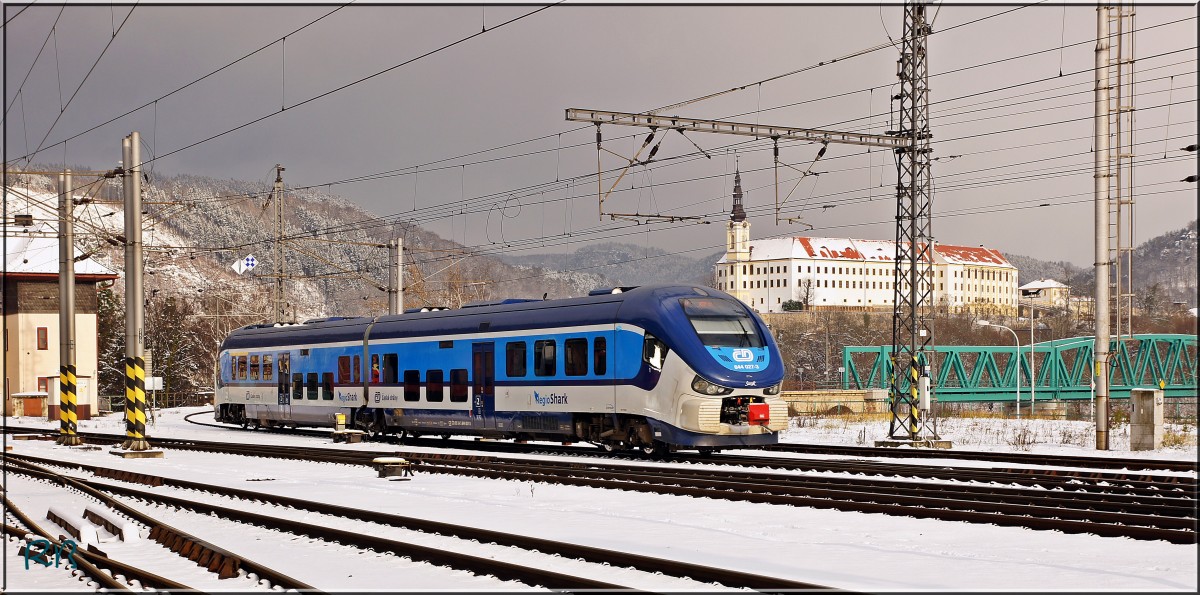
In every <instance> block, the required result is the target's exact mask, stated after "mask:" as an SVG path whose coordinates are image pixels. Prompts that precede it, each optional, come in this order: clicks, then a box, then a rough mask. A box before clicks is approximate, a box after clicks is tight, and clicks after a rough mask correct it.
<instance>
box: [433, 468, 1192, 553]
mask: <svg viewBox="0 0 1200 595" xmlns="http://www.w3.org/2000/svg"><path fill="white" fill-rule="evenodd" d="M422 469H423V470H426V471H436V472H443V473H449V474H454V475H465V476H476V477H487V478H491V479H507V480H517V481H539V482H544V483H558V484H564V485H578V486H588V487H596V488H612V489H622V490H629V491H636V492H646V493H654V494H673V495H681V496H692V497H709V498H720V499H725V500H734V501H740V502H759V503H769V504H783V505H792V506H811V507H814V508H830V509H835V510H842V511H853V512H872V513H884V514H888V515H892V516H897V515H898V514H903V515H905V516H912V517H916V518H930V519H939V520H946V521H967V522H972V523H988V524H995V525H1002V526H1012V527H1027V528H1030V529H1053V530H1059V531H1062V532H1064V533H1094V534H1096V535H1100V536H1104V537H1130V538H1134V539H1144V540H1158V539H1162V540H1166V541H1169V542H1171V543H1180V544H1191V543H1196V532H1195V531H1194V530H1191V531H1187V530H1179V529H1162V528H1156V527H1142V526H1129V525H1120V524H1105V523H1096V522H1092V521H1085V520H1070V519H1062V518H1058V517H1060V516H1062V514H1063V513H1064V511H1063V510H1062V509H1055V508H1050V507H1033V506H1027V505H1007V504H1003V503H997V504H994V505H993V506H992V509H993V511H992V512H982V511H977V510H974V509H973V506H974V505H975V504H976V503H974V502H965V503H964V502H956V501H954V500H949V499H944V500H943V499H936V498H925V497H922V496H908V495H902V494H892V495H891V496H889V501H888V502H883V503H881V502H875V501H862V500H860V499H857V498H855V496H856V492H854V491H852V490H825V489H813V490H804V489H799V490H798V492H799V493H798V494H778V493H755V492H749V491H745V490H740V489H739V487H740V486H739V485H738V484H736V483H731V484H728V485H724V486H718V485H717V482H709V485H703V486H702V485H699V484H694V485H677V484H676V485H669V484H661V483H649V482H647V481H646V478H645V477H644V476H630V477H629V478H628V479H627V481H624V482H615V481H613V479H612V478H604V479H597V478H580V477H561V476H553V475H549V474H546V473H544V472H538V473H528V472H523V471H515V470H512V469H506V470H486V469H467V468H462V467H450V466H447V467H443V468H442V469H435V468H431V466H428V465H426V466H423V467H422ZM717 488H720V489H717ZM939 505H941V506H942V507H941V508H938V506H939ZM1039 509H1041V510H1039ZM1031 512H1037V513H1041V514H1042V515H1043V516H1040V517H1032V516H1027V515H1028V514H1029V513H1031ZM1119 516H1122V517H1123V516H1124V515H1119ZM1115 520H1117V522H1119V519H1115ZM1127 520H1136V519H1132V518H1131V519H1127Z"/></svg>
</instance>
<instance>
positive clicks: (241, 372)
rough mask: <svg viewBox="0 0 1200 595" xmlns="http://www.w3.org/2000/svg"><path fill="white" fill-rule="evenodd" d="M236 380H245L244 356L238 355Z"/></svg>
mask: <svg viewBox="0 0 1200 595" xmlns="http://www.w3.org/2000/svg"><path fill="white" fill-rule="evenodd" d="M237 379H238V380H245V379H246V356H244V355H239V356H238V358H237Z"/></svg>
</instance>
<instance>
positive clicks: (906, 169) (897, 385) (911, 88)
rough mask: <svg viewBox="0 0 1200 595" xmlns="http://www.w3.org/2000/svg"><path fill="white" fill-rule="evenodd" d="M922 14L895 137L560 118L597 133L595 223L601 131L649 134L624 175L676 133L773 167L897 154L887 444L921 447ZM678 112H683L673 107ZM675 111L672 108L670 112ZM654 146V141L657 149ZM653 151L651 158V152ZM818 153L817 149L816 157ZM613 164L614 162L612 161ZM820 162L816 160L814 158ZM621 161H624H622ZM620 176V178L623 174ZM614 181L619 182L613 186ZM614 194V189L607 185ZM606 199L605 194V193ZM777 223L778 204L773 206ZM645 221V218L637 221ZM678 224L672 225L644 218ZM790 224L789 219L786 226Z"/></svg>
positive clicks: (906, 47)
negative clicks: (800, 155) (755, 143)
mask: <svg viewBox="0 0 1200 595" xmlns="http://www.w3.org/2000/svg"><path fill="white" fill-rule="evenodd" d="M925 14H926V6H925V4H924V3H922V2H908V3H905V6H904V39H903V46H902V48H901V56H900V61H899V68H898V70H897V76H899V78H900V93H899V94H898V95H897V96H896V99H897V100H899V103H900V105H899V118H898V122H899V124H900V126H899V128H898V129H897V130H891V131H887V134H884V135H874V134H864V133H849V132H840V131H831V130H820V129H813V128H796V127H791V126H774V125H764V124H758V123H754V124H751V123H746V122H729V121H723V120H704V119H695V118H682V117H679V116H663V115H659V114H658V113H656V112H659V111H662V110H661V109H660V110H654V112H647V113H639V114H635V113H629V112H614V111H603V110H591V109H577V108H569V109H567V110H566V118H567V120H568V121H571V122H591V123H593V124H595V125H596V154H597V164H596V165H597V172H596V176H597V182H596V183H597V191H596V194H597V198H598V200H599V203H600V214H601V217H602V218H603V216H605V215H609V216H613V215H617V216H624V215H621V214H614V213H606V212H605V210H604V197H605V196H606V194H605V193H604V191H603V188H602V186H601V185H600V184H601V176H602V173H603V172H602V171H601V170H600V162H599V155H600V153H601V152H602V151H605V150H606V149H604V148H603V147H602V146H601V142H602V137H601V136H600V126H601V125H603V124H613V125H618V126H641V127H646V128H650V130H651V131H652V134H651V136H650V137H647V139H646V140H645V141H644V142H643V143H642V147H641V149H639V150H638V153H637V154H635V155H634V157H633V158H626V159H627V160H628V161H629V166H627V167H626V168H625V171H627V170H628V168H629V167H632V166H633V165H635V164H638V163H649V162H650V158H649V157H648V158H647V159H645V160H640V159H639V158H640V155H641V151H642V150H644V149H645V148H647V147H648V146H650V144H651V143H652V142H653V138H654V134H655V133H657V132H658V131H660V130H662V131H670V130H676V131H678V132H680V133H683V132H707V133H716V134H732V135H739V136H750V137H755V138H770V139H772V140H773V141H775V143H776V153H775V159H776V161H777V162H778V159H779V154H778V141H779V139H781V138H789V139H795V140H802V141H812V142H819V143H822V144H824V145H828V144H851V145H860V146H868V147H884V148H887V149H891V150H893V151H895V154H896V179H897V182H896V268H895V272H894V276H893V284H892V287H893V288H894V304H895V309H894V311H893V315H892V354H893V358H894V359H893V362H894V363H893V367H892V370H893V373H892V378H891V398H890V401H891V410H892V420H891V427H890V430H889V435H890V437H891V438H892V439H893V440H903V441H907V442H913V443H916V444H926V443H928V442H929V441H931V440H938V436H937V435H936V432H930V431H926V421H925V420H923V419H922V418H921V414H920V411H922V410H928V409H929V401H928V396H929V390H928V387H929V371H928V366H929V365H930V364H932V363H933V362H932V355H933V344H932V343H933V333H932V331H931V329H930V328H929V324H928V322H927V319H926V317H927V316H929V314H930V313H931V310H932V308H933V234H932V231H931V229H932V224H931V217H930V216H931V211H932V200H931V198H932V197H931V196H930V188H931V184H930V179H931V171H930V162H931V153H932V149H931V148H930V142H929V141H930V139H931V138H932V137H931V135H930V133H929V65H928V62H927V51H926V48H927V44H926V40H927V38H928V36H929V33H930V27H929V24H928V23H926V21H925ZM679 105H683V104H679ZM672 107H674V106H672ZM660 142H661V141H660ZM657 149H658V145H655V146H654V148H653V149H652V150H651V155H653V154H654V152H655V151H657ZM823 151H824V150H823V149H822V152H823ZM618 156H619V157H620V155H618ZM819 156H820V154H818V157H819ZM623 158H624V157H623ZM622 175H624V172H622ZM619 181H620V178H619V177H618V182H619ZM612 187H613V188H615V187H616V183H614V184H613V186H612ZM609 192H611V189H610V190H609ZM775 208H776V219H777V221H778V220H779V219H778V216H779V203H778V199H777V201H776V207H775ZM637 216H638V217H646V215H640V214H639V215H637ZM649 217H650V218H653V217H660V218H669V219H679V217H672V216H663V215H650V216H649ZM788 220H789V221H791V220H792V219H791V218H789V219H788Z"/></svg>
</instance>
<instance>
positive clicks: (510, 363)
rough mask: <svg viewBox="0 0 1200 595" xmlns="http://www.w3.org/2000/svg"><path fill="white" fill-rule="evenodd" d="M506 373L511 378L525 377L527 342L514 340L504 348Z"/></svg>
mask: <svg viewBox="0 0 1200 595" xmlns="http://www.w3.org/2000/svg"><path fill="white" fill-rule="evenodd" d="M504 353H505V357H504V373H505V374H507V375H508V377H509V378H524V377H525V373H526V371H525V365H526V364H525V361H526V360H525V342H524V341H513V342H512V343H509V344H508V345H507V346H506V347H505V348H504Z"/></svg>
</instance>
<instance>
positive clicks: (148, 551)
mask: <svg viewBox="0 0 1200 595" xmlns="http://www.w3.org/2000/svg"><path fill="white" fill-rule="evenodd" d="M4 468H5V470H6V471H7V472H8V473H10V474H14V475H23V476H26V477H29V478H31V479H33V480H39V481H44V482H47V483H50V484H54V485H56V486H57V487H58V488H60V489H63V490H69V491H71V492H73V495H74V496H75V498H74V499H72V500H71V502H72V503H71V504H69V505H63V504H60V505H59V506H57V507H55V508H51V509H50V511H49V512H48V513H47V518H48V519H51V520H52V522H54V523H55V524H54V525H53V526H54V527H55V529H54V531H53V532H51V531H48V530H46V529H43V528H41V527H39V526H38V525H37V524H36V523H35V521H33V519H31V518H30V517H28V516H27V515H25V514H24V513H21V512H20V510H19V509H18V508H17V507H16V505H15V504H14V503H13V502H11V501H9V500H8V498H7V497H6V498H5V504H6V505H7V506H10V509H9V510H10V511H12V512H13V513H14V517H15V518H17V520H19V522H20V524H21V525H24V526H25V527H27V528H28V530H29V531H31V532H33V533H35V534H37V535H40V536H42V538H43V539H46V540H48V541H50V542H51V543H52V544H53V546H52V547H56V548H59V551H63V550H62V548H63V546H62V543H63V541H65V540H66V539H67V538H68V536H70V537H75V538H77V539H79V540H80V541H79V542H77V546H76V547H74V548H72V552H73V553H72V555H71V557H72V558H73V559H74V560H75V562H76V563H77V564H78V565H79V566H80V568H82V569H83V571H84V572H85V573H86V574H87V575H88V576H89V577H91V578H92V579H93V580H94V581H96V583H97V584H98V585H99V586H101V587H103V588H107V589H114V590H121V591H128V590H142V589H150V590H179V591H189V592H204V591H205V590H211V589H213V588H217V585H218V584H219V583H222V582H224V581H223V580H222V579H231V580H230V581H229V582H228V583H225V584H221V585H220V588H222V589H229V590H243V591H256V590H257V591H270V590H271V589H272V587H278V588H280V589H285V590H304V591H307V592H312V593H320V591H317V590H316V589H314V588H313V587H312V586H311V585H308V584H305V583H303V582H300V581H297V580H295V579H294V578H292V577H290V576H288V575H287V574H285V573H282V572H278V571H276V570H274V569H272V568H270V567H267V566H265V565H263V564H259V563H256V562H254V561H253V560H250V559H247V558H244V557H242V556H238V555H236V554H233V553H231V552H229V551H227V550H224V549H223V548H220V547H218V546H216V545H214V544H212V543H210V542H207V541H205V540H203V539H199V538H197V537H195V536H192V535H190V534H188V533H186V532H184V531H181V530H179V529H177V528H175V527H173V526H171V525H168V524H166V523H164V522H162V521H160V520H158V519H155V518H153V517H151V516H149V515H147V514H145V513H142V512H141V511H139V510H137V509H135V508H133V507H131V506H128V505H127V504H124V503H122V502H120V501H118V500H116V499H114V498H112V497H110V496H109V495H107V494H105V493H103V492H102V491H100V490H97V489H95V488H94V487H92V486H89V485H88V484H87V483H85V482H81V481H79V480H77V479H74V478H71V477H67V476H65V475H62V474H59V473H55V472H53V471H51V470H49V469H47V468H44V467H42V466H40V465H37V464H34V463H31V462H29V461H27V460H23V458H22V457H19V456H18V455H13V454H11V453H5V458H4ZM59 500H60V501H61V497H60V498H59ZM89 504H91V505H98V506H88V505H89ZM98 508H101V509H103V510H105V511H107V512H95V511H97V509H98ZM64 510H69V511H71V513H73V512H74V511H76V510H78V511H81V512H82V514H79V515H75V514H71V513H63V511H64ZM63 515H65V516H63ZM84 519H86V521H87V522H86V525H85V523H84V522H83V521H84ZM124 519H132V520H133V521H134V523H136V526H137V527H140V528H141V529H142V530H139V531H137V533H138V534H137V535H121V533H122V527H120V526H118V524H117V523H122V521H123V520H124ZM92 522H95V523H96V524H97V525H98V526H100V527H101V528H102V530H103V531H105V532H106V533H107V532H111V533H113V534H114V535H113V536H112V537H111V538H109V539H107V540H98V539H97V540H92V539H90V538H89V537H88V536H86V533H84V532H86V531H88V530H89V529H88V528H87V527H90V526H93V525H92V524H91V523H92ZM122 524H123V523H122ZM105 527H106V528H105ZM5 531H6V533H9V534H18V533H23V530H21V529H20V528H15V527H8V526H7V525H6V529H5ZM100 531H101V529H97V535H100V534H101V533H100ZM64 532H65V534H64ZM142 533H145V534H146V535H145V536H148V537H149V538H150V540H152V541H155V542H157V543H158V545H160V546H162V547H157V546H147V545H146V544H137V543H136V542H138V541H140V540H141V538H142V537H143V535H142ZM54 535H57V536H58V537H57V538H55V537H54ZM92 541H96V543H92ZM105 541H107V543H105ZM26 547H28V546H26ZM110 551H111V552H113V553H114V554H115V553H116V552H117V551H120V552H121V553H123V554H124V555H126V556H132V557H135V558H138V559H140V560H143V562H141V563H139V562H136V561H133V560H127V559H126V560H122V559H118V556H116V555H114V556H110V555H109V553H108V552H110ZM172 553H174V554H177V555H178V558H179V559H178V560H175V561H174V563H172V562H171V561H169V560H165V558H170V557H171V554H172ZM148 557H150V558H153V565H154V566H155V567H156V568H162V567H168V568H170V567H172V566H174V568H176V570H177V571H178V569H179V568H180V567H181V566H183V567H186V568H187V569H188V570H189V571H190V572H183V574H188V575H190V576H192V577H195V576H196V575H197V574H204V573H203V572H199V571H198V570H197V569H196V568H195V567H196V566H199V567H200V569H201V570H206V571H207V572H208V573H211V576H206V577H205V578H206V579H207V580H202V581H201V582H195V581H196V579H194V578H193V579H183V580H186V581H187V582H188V583H191V584H190V585H189V584H187V583H185V582H182V581H179V580H173V579H171V578H169V577H164V576H162V575H161V574H159V573H158V572H155V571H151V570H147V569H145V568H143V567H141V566H140V565H139V564H144V563H145V562H144V561H145V560H146V559H147V558H148ZM159 572H161V571H159ZM118 577H119V578H118Z"/></svg>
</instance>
